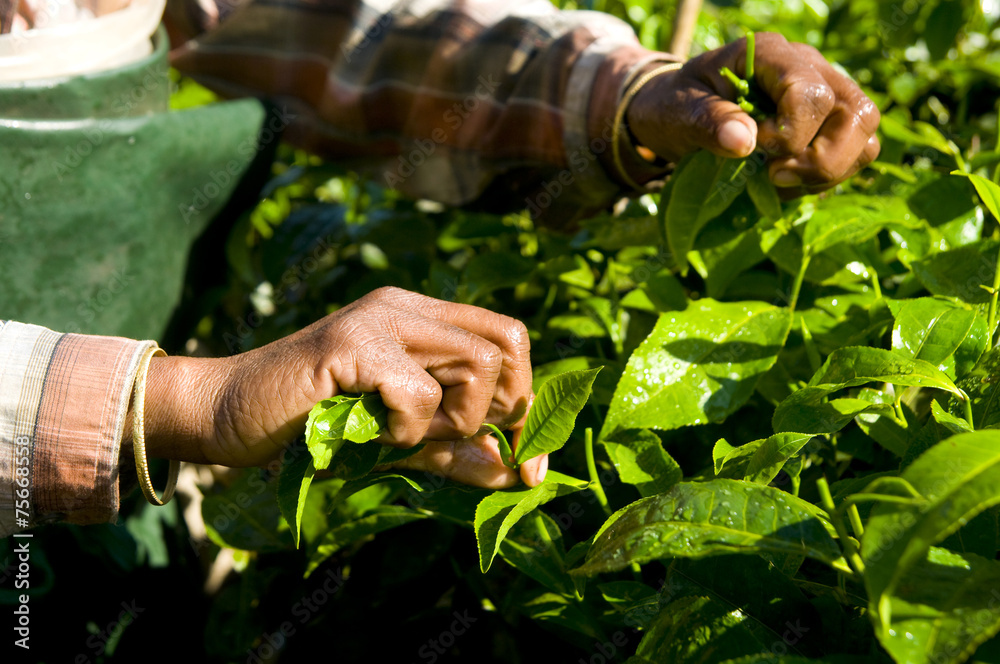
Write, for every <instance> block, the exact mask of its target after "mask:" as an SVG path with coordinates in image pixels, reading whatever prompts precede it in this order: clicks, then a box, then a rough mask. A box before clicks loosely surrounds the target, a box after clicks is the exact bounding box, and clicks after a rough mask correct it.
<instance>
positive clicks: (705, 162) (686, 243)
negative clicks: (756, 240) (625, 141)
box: [664, 150, 746, 274]
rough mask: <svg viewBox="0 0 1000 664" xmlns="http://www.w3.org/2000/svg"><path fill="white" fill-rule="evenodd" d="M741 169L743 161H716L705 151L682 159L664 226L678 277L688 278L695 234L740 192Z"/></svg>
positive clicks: (741, 189)
mask: <svg viewBox="0 0 1000 664" xmlns="http://www.w3.org/2000/svg"><path fill="white" fill-rule="evenodd" d="M743 166H744V162H743V161H742V160H739V159H726V158H725V157H717V156H715V155H714V154H712V153H711V152H709V151H707V150H700V151H698V152H695V153H694V154H692V155H691V156H689V157H685V158H684V160H683V161H681V163H680V164H679V165H678V166H677V169H676V171H675V172H674V176H673V186H672V187H671V195H670V202H669V203H667V209H666V212H665V214H664V224H665V226H666V237H667V245H668V247H669V248H670V252H671V253H672V254H673V256H674V260H675V261H677V265H678V266H679V267H680V270H681V274H687V254H688V252H689V251H691V249H692V248H693V247H694V239H695V236H697V235H698V231H700V230H701V229H702V228H703V227H704V226H705V224H707V223H708V222H709V220H711V219H713V218H714V217H716V216H717V215H719V214H720V213H721V212H722V211H723V210H725V209H726V208H727V207H729V204H730V203H732V202H733V200H734V199H735V198H736V197H737V196H738V195H739V194H740V192H741V191H743V188H744V186H745V185H746V179H745V176H743V177H741V176H740V171H741V170H742V169H743Z"/></svg>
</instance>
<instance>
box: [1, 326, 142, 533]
mask: <svg viewBox="0 0 1000 664" xmlns="http://www.w3.org/2000/svg"><path fill="white" fill-rule="evenodd" d="M153 345H154V344H153V342H149V341H133V340H130V339H121V338H116V337H99V336H85V335H79V334H59V333H56V332H53V331H51V330H48V329H45V328H43V327H38V326H35V325H24V324H21V323H15V322H7V323H4V324H3V325H2V326H0V537H2V536H7V535H9V534H10V533H12V532H17V531H20V530H25V529H26V528H27V527H29V526H31V525H36V524H39V523H47V522H51V521H59V520H65V521H69V522H71V523H78V524H87V523H102V522H108V521H114V520H115V518H116V515H117V513H118V473H119V458H118V454H119V449H120V448H121V443H122V436H123V428H124V424H125V418H126V415H127V413H128V407H129V401H130V397H131V394H132V385H133V382H134V380H135V374H136V370H137V368H138V362H139V359H140V357H141V356H142V353H143V351H144V350H146V349H147V348H149V347H150V346H153ZM21 459H24V461H22V460H21ZM24 468H26V469H27V470H21V469H24ZM24 489H28V490H27V491H26V492H25V491H24ZM26 512H27V515H26V514H25V513H26Z"/></svg>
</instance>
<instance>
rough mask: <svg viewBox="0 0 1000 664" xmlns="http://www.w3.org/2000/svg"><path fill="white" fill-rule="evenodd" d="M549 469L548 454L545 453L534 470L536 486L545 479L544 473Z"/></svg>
mask: <svg viewBox="0 0 1000 664" xmlns="http://www.w3.org/2000/svg"><path fill="white" fill-rule="evenodd" d="M548 471H549V456H548V455H547V454H546V455H545V456H543V457H542V461H541V462H540V463H539V464H538V470H536V471H535V486H538V485H539V484H541V483H542V482H543V481H544V480H545V473H547V472H548Z"/></svg>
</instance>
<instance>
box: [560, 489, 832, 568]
mask: <svg viewBox="0 0 1000 664" xmlns="http://www.w3.org/2000/svg"><path fill="white" fill-rule="evenodd" d="M608 521H609V522H610V524H611V525H610V526H607V527H606V528H603V529H602V530H601V532H600V534H599V535H598V536H597V538H596V539H595V541H594V544H593V546H591V548H590V551H588V552H587V558H586V561H585V563H584V564H583V565H582V566H580V567H579V568H577V569H575V570H573V572H572V573H573V574H578V575H584V576H593V575H595V574H600V573H602V572H616V571H618V570H621V569H624V568H625V567H628V566H629V565H631V564H632V563H645V562H649V561H651V560H659V559H662V558H702V557H705V556H712V555H720V554H728V553H747V554H758V553H762V552H774V553H784V554H789V553H790V554H796V555H802V556H807V557H810V558H814V559H816V560H820V561H823V562H827V563H831V562H833V561H835V560H837V559H839V558H840V550H839V549H838V548H837V545H836V543H835V542H834V541H833V538H832V537H831V536H830V531H829V527H828V525H827V524H826V523H825V521H824V520H823V517H822V515H821V512H820V510H819V509H818V508H816V507H815V506H814V505H812V504H810V503H808V502H806V501H804V500H801V499H800V498H797V497H795V496H793V495H791V494H788V493H785V492H784V491H779V490H778V489H773V488H771V487H766V486H761V485H759V484H751V483H749V482H741V481H738V480H729V479H716V480H712V481H710V482H681V483H680V484H676V485H674V487H673V488H672V489H671V490H670V491H668V492H666V493H663V494H659V495H656V496H650V497H648V498H643V499H641V500H638V501H636V502H634V503H632V504H631V505H629V506H627V507H625V508H623V509H621V510H619V511H618V512H616V513H615V514H613V515H611V517H610V518H609V519H608Z"/></svg>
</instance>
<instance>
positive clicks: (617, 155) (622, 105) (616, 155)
mask: <svg viewBox="0 0 1000 664" xmlns="http://www.w3.org/2000/svg"><path fill="white" fill-rule="evenodd" d="M683 66H684V63H683V62H671V63H670V64H666V65H663V66H661V67H657V68H656V69H653V70H652V71H648V72H646V73H645V74H643V75H642V76H641V77H639V80H637V81H636V82H635V83H633V84H632V85H631V86H629V88H628V90H626V91H625V94H624V95H622V100H621V101H620V102H618V108H617V109H616V110H615V121H614V124H613V125H612V129H611V156H612V158H613V159H614V162H615V168H617V169H618V174H619V175H620V176H621V179H622V181H623V182H625V184H627V185H628V186H629V187H631V188H632V189H635V190H637V191H639V190H642V189H643V187H642V185H640V184H639V183H637V182H636V181H635V180H633V179H632V177H631V176H630V175H629V174H628V173H627V172H626V171H625V166H624V164H622V154H621V148H619V147H618V141H619V138H621V131H622V120H624V119H625V109H627V108H628V105H629V103H630V102H631V101H632V98H633V97H635V96H636V94H638V92H639V90H641V89H642V87H643V86H644V85H646V84H647V83H649V82H650V81H651V80H653V79H654V78H656V77H657V76H659V75H660V74H664V73H666V72H668V71H674V70H676V69H680V68H681V67H683Z"/></svg>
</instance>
